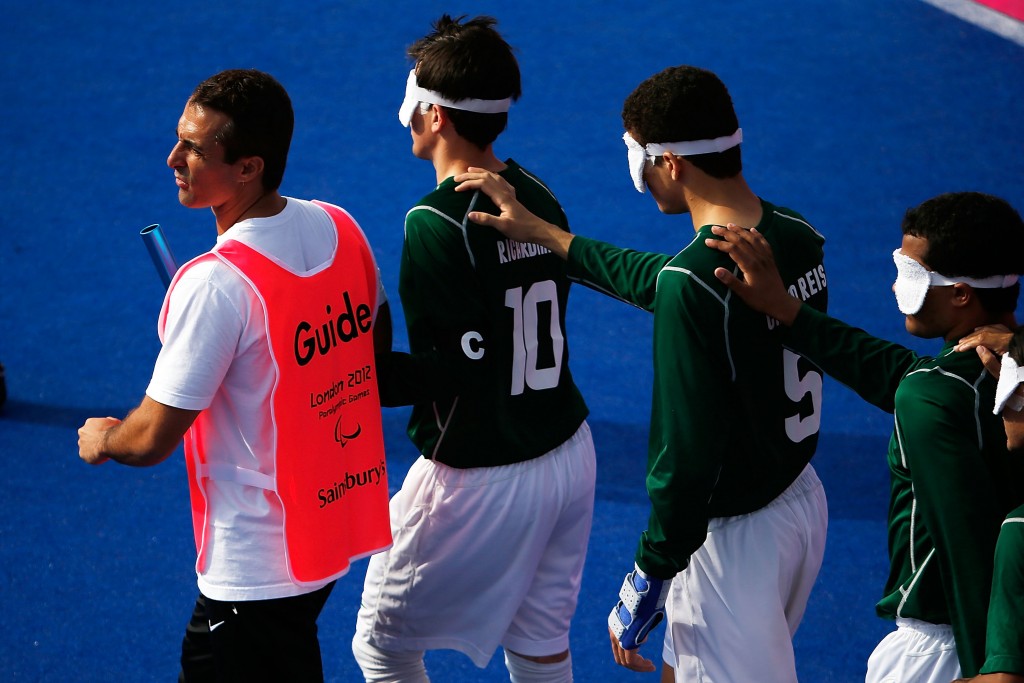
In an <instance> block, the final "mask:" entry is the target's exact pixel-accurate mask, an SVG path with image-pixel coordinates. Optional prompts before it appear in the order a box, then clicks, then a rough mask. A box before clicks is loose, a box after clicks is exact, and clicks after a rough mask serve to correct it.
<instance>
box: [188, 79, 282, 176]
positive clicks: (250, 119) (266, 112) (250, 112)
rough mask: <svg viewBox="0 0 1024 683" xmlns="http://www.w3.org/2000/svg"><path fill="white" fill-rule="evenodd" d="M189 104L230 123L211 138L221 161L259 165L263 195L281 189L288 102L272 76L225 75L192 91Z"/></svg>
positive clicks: (208, 80) (209, 80)
mask: <svg viewBox="0 0 1024 683" xmlns="http://www.w3.org/2000/svg"><path fill="white" fill-rule="evenodd" d="M188 101H189V104H193V105H197V106H200V107H209V108H210V109H215V110H217V111H219V112H221V113H223V114H226V115H227V117H228V118H229V119H230V120H229V121H228V123H227V124H225V126H224V127H223V128H222V129H221V130H220V131H219V132H218V133H217V135H216V138H217V141H218V142H220V144H221V145H223V146H224V161H226V162H227V163H229V164H230V163H234V162H235V161H236V160H238V159H239V158H240V157H248V156H258V157H260V158H262V159H263V180H262V182H263V189H264V190H266V191H267V192H272V191H274V190H276V189H277V188H279V187H280V186H281V181H282V180H283V179H284V168H285V164H286V163H287V161H288V148H289V147H290V146H291V142H292V131H293V129H294V127H295V113H294V112H293V111H292V101H291V98H289V97H288V93H287V92H286V91H285V89H284V87H283V86H282V85H281V84H280V83H278V82H277V81H276V80H275V79H274V77H273V76H271V75H270V74H268V73H264V72H262V71H257V70H256V69H229V70H227V71H221V72H220V73H218V74H215V75H213V76H210V77H209V78H207V79H206V80H205V81H203V82H202V83H200V84H199V85H198V86H196V89H195V90H194V91H193V92H192V95H191V97H189V100H188Z"/></svg>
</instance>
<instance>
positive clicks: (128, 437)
mask: <svg viewBox="0 0 1024 683" xmlns="http://www.w3.org/2000/svg"><path fill="white" fill-rule="evenodd" d="M199 412H200V411H198V410H183V409H181V408H172V407H171V406H166V405H164V404H162V403H158V402H157V401H154V400H153V399H151V398H149V397H148V396H146V397H144V398H143V399H142V403H141V404H139V407H138V408H136V409H135V410H133V411H132V412H130V413H129V414H128V417H126V418H125V419H124V420H123V421H122V420H118V419H117V418H114V417H91V418H89V419H88V420H86V421H85V424H83V425H82V426H81V428H80V429H79V430H78V457H80V458H81V459H82V460H84V461H85V462H87V463H89V464H90V465H99V464H102V463H104V462H106V461H107V460H115V461H117V462H119V463H121V464H123V465H131V466H133V467H149V466H150V465H156V464H158V463H161V462H163V461H164V460H166V459H167V457H168V456H169V455H170V454H171V453H173V452H174V449H175V448H176V447H177V445H178V443H180V442H181V438H182V436H184V434H185V432H186V431H187V430H188V428H189V427H190V426H191V425H192V423H193V422H194V421H195V419H196V416H198V415H199Z"/></svg>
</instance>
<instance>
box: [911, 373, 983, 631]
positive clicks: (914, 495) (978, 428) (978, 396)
mask: <svg viewBox="0 0 1024 683" xmlns="http://www.w3.org/2000/svg"><path fill="white" fill-rule="evenodd" d="M919 372H938V373H939V374H941V375H943V376H944V377H950V378H952V379H955V380H957V381H958V382H962V383H963V384H966V385H967V386H969V387H970V388H971V391H972V392H973V393H974V426H975V432H976V436H977V439H978V448H979V449H981V448H983V447H984V439H983V437H982V430H981V419H980V403H981V394H980V392H979V391H978V385H979V384H981V382H982V380H984V379H985V376H986V373H987V372H988V371H987V370H984V369H983V370H982V371H981V373H980V374H979V375H978V379H976V380H975V381H974V384H971V383H969V382H968V381H967V380H965V379H964V378H963V377H960V376H959V375H955V374H953V373H951V372H948V371H946V370H943V369H942V368H921V369H919V370H913V371H911V372H908V373H907V377H909V376H910V375H914V374H917V373H919ZM893 421H894V423H895V429H894V431H895V433H896V443H897V445H898V446H899V449H900V464H902V466H903V467H904V469H908V470H909V469H910V468H909V467H908V465H907V452H906V449H904V447H903V432H902V431H901V430H900V423H899V419H898V418H897V417H896V414H895V413H893ZM911 480H913V473H911ZM910 495H911V503H910V551H909V554H910V571H911V572H912V573H914V574H917V571H918V569H917V558H916V556H915V554H914V553H915V543H914V537H915V536H916V535H917V493H916V491H915V490H914V485H913V483H911V485H910ZM933 543H934V541H933ZM934 552H935V547H934V545H933V547H932V550H931V552H929V553H928V557H926V558H925V560H924V562H923V563H922V564H921V569H924V566H925V565H926V564H927V563H928V560H930V559H931V557H932V554H933V553H934ZM915 581H916V578H915ZM911 585H913V582H912V583H911ZM901 590H902V589H901ZM908 590H909V589H908ZM905 601H906V595H904V599H903V600H902V601H901V602H900V607H902V606H903V602H905ZM897 614H898V612H897Z"/></svg>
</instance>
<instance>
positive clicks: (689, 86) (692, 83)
mask: <svg viewBox="0 0 1024 683" xmlns="http://www.w3.org/2000/svg"><path fill="white" fill-rule="evenodd" d="M622 125H623V126H624V127H625V128H626V130H627V131H629V133H630V134H631V135H632V136H633V139H635V140H636V141H637V142H639V143H640V144H641V145H646V144H648V143H651V142H684V141H687V140H708V139H713V138H719V137H723V136H726V135H732V134H733V133H735V132H736V129H737V128H739V120H738V119H737V118H736V110H735V109H733V104H732V98H731V97H730V96H729V91H728V90H727V89H726V87H725V84H724V83H722V81H721V79H719V78H718V76H716V75H715V74H713V73H711V72H710V71H708V70H706V69H701V68H699V67H696V66H672V67H669V68H667V69H664V70H663V71H660V72H658V73H656V74H654V75H653V76H651V77H650V78H648V79H647V80H645V81H644V82H643V83H641V84H640V85H638V86H637V87H636V89H635V90H633V92H632V93H630V95H629V97H627V98H626V101H625V103H623V105H622ZM686 159H687V161H689V162H690V163H692V164H693V165H694V166H696V167H697V168H699V169H701V170H702V171H704V172H705V173H707V174H708V175H710V176H712V177H714V178H731V177H733V176H735V175H738V174H739V173H740V172H741V171H742V170H743V162H742V157H741V155H740V148H739V146H736V147H733V148H731V149H727V150H725V151H724V152H718V153H713V154H697V155H693V156H688V157H686Z"/></svg>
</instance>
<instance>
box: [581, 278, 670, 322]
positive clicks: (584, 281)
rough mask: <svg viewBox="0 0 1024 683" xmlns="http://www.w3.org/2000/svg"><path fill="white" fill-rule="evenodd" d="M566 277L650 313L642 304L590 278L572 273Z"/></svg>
mask: <svg viewBox="0 0 1024 683" xmlns="http://www.w3.org/2000/svg"><path fill="white" fill-rule="evenodd" d="M566 277H567V278H568V280H569V282H575V283H577V284H581V285H583V286H584V287H589V288H590V289H592V290H594V291H595V292H601V294H604V295H605V296H608V297H611V298H612V299H615V300H616V301H621V302H622V303H624V304H629V305H630V306H632V307H633V308H639V309H640V310H641V311H647V312H648V313H650V311H648V310H647V309H646V308H644V307H643V306H640V305H637V303H636V302H633V301H630V300H629V299H623V298H622V297H621V296H619V295H618V294H616V293H615V292H613V291H612V290H610V289H605V288H604V287H602V286H600V285H598V284H596V283H594V282H591V281H590V280H587V279H586V278H582V277H575V276H573V275H567V276H566Z"/></svg>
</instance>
